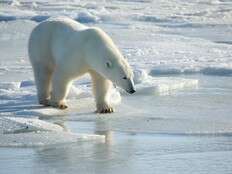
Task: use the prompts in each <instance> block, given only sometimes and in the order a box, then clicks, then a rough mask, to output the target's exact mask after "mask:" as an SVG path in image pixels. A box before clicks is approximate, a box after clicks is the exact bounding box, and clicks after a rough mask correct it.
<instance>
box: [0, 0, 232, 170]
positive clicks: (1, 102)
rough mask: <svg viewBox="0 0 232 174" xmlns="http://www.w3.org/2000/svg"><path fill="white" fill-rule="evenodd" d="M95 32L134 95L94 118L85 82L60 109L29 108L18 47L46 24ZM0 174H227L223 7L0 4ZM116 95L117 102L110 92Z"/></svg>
mask: <svg viewBox="0 0 232 174" xmlns="http://www.w3.org/2000/svg"><path fill="white" fill-rule="evenodd" d="M61 15H62V16H68V17H71V18H73V19H75V20H77V21H79V22H81V23H84V24H85V25H88V26H97V27H101V28H102V29H103V30H105V31H106V32H107V33H108V34H109V35H110V36H111V37H112V38H113V40H114V41H115V43H116V44H117V45H118V47H119V48H120V50H121V51H122V53H123V55H125V57H126V58H127V59H128V61H129V63H130V64H131V65H132V67H133V70H134V73H135V78H134V80H135V83H136V88H137V92H136V93H135V94H134V95H127V94H125V93H124V92H123V91H121V90H120V89H114V90H113V91H112V96H111V98H112V103H113V104H114V105H115V108H116V112H115V113H113V114H104V115H101V114H95V113H94V110H95V106H94V101H93V96H92V94H91V83H90V80H89V77H88V76H85V77H83V78H82V79H80V80H78V81H75V82H74V83H73V86H72V88H71V91H70V94H69V96H68V104H69V108H68V109H67V110H65V111H60V110H57V109H53V108H44V107H41V106H39V105H38V104H37V101H36V90H35V85H34V81H33V74H32V68H31V66H30V63H29V61H28V55H27V42H28V37H29V34H30V32H31V30H32V29H33V28H34V27H35V26H36V25H37V24H38V23H39V22H42V21H44V20H46V19H47V18H49V17H54V16H61ZM0 53H1V54H0V173H1V174H11V173H18V174H24V173H35V174H40V173H48V174H55V173H58V174H59V173H60V174H61V173H67V174H72V173H101V174H104V173H110V174H111V173H112V174H114V173H115V174H116V173H122V174H124V173H125V174H128V173H133V174H137V173H138V174H143V173H144V174H150V173H151V174H153V173H157V174H167V173H170V174H182V173H183V174H185V173H186V174H189V173H191V174H192V173H196V174H208V173H212V174H214V173H215V174H219V173H220V174H227V173H228V174H231V173H232V165H231V164H232V108H231V106H232V1H230V0H188V1H181V0H173V1H168V0H154V1H153V0H109V1H106V0H99V1H96V0H95V1H91V0H86V1H79V0H68V1H62V0H50V1H49V0H38V1H31V0H13V1H11V0H3V1H1V0H0ZM120 93H121V94H120Z"/></svg>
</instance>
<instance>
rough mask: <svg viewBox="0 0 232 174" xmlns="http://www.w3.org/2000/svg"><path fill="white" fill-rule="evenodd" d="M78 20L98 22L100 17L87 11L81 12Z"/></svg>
mask: <svg viewBox="0 0 232 174" xmlns="http://www.w3.org/2000/svg"><path fill="white" fill-rule="evenodd" d="M76 20H77V21H78V22H81V23H89V22H97V21H98V20H99V17H97V16H95V15H93V14H91V13H90V12H88V11H86V12H80V13H79V14H78V16H77V18H76Z"/></svg>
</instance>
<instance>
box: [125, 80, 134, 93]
mask: <svg viewBox="0 0 232 174" xmlns="http://www.w3.org/2000/svg"><path fill="white" fill-rule="evenodd" d="M126 91H127V92H128V93H129V94H133V93H135V92H136V90H135V85H134V82H133V80H129V88H128V89H127V90H126Z"/></svg>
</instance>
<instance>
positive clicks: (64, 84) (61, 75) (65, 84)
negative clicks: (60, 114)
mask: <svg viewBox="0 0 232 174" xmlns="http://www.w3.org/2000/svg"><path fill="white" fill-rule="evenodd" d="M65 74H66V73H65V72H62V71H61V70H60V69H58V68H57V69H56V70H55V71H54V74H53V78H52V93H51V100H50V101H49V105H50V106H52V107H55V108H59V109H66V108H67V107H68V106H67V104H66V102H65V98H66V96H67V94H68V92H69V88H70V84H71V83H70V81H71V80H70V79H69V78H68V77H66V76H65Z"/></svg>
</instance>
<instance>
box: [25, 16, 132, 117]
mask: <svg viewBox="0 0 232 174" xmlns="http://www.w3.org/2000/svg"><path fill="white" fill-rule="evenodd" d="M29 57H30V61H31V64H32V66H33V70H34V76H35V82H36V86H37V93H38V99H39V103H40V104H43V105H51V106H53V107H57V108H60V109H65V108H67V105H66V103H65V97H66V95H67V93H68V91H69V86H70V82H71V81H72V80H74V79H76V78H78V77H79V76H81V75H83V74H85V73H89V74H90V75H91V77H92V81H93V92H94V95H95V100H96V106H97V112H100V113H109V112H113V108H112V107H111V106H109V102H108V100H109V99H108V97H109V95H108V93H109V89H110V88H111V87H112V82H113V83H115V84H116V85H118V86H120V87H121V88H123V89H124V90H126V91H127V92H129V93H134V92H135V89H134V84H133V80H132V70H131V68H130V66H129V64H128V63H127V61H126V60H125V59H124V58H123V56H122V54H121V53H120V52H119V50H118V48H117V47H116V46H115V44H114V43H113V41H112V40H111V38H110V37H109V36H108V35H107V34H106V33H105V32H104V31H102V30H101V29H99V28H89V27H86V26H84V25H82V24H80V23H78V22H76V21H74V20H72V19H69V18H65V17H62V18H61V17H60V18H55V19H50V20H47V21H45V22H42V23H41V24H39V25H38V26H37V27H36V28H35V29H34V30H33V31H32V33H31V36H30V40H29ZM111 81H112V82H111ZM50 95H51V96H50Z"/></svg>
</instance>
